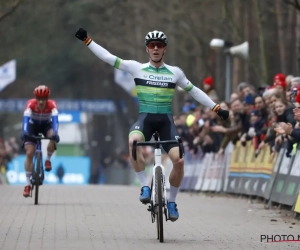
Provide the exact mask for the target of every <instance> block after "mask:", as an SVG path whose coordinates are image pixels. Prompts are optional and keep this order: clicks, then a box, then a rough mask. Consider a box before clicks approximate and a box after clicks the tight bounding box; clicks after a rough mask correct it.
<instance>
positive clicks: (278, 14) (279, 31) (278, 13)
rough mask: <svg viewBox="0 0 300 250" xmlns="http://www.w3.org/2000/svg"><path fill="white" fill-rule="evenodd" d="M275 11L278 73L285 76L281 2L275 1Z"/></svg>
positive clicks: (279, 0)
mask: <svg viewBox="0 0 300 250" xmlns="http://www.w3.org/2000/svg"><path fill="white" fill-rule="evenodd" d="M275 9H276V19H277V35H278V48H279V57H280V66H281V67H280V71H281V72H282V73H284V74H287V73H288V71H287V65H286V50H285V36H284V30H283V16H282V6H281V0H276V1H275Z"/></svg>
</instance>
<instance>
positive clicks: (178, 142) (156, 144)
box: [132, 136, 184, 161]
mask: <svg viewBox="0 0 300 250" xmlns="http://www.w3.org/2000/svg"><path fill="white" fill-rule="evenodd" d="M154 138H155V141H154V142H150V141H148V142H137V141H136V140H134V141H133V147H132V157H133V159H134V160H135V161H136V159H137V158H136V148H137V147H138V146H152V147H154V148H156V149H158V148H160V145H174V144H176V145H178V146H179V157H180V158H182V157H183V156H184V148H183V144H182V140H181V138H178V139H177V140H169V141H159V140H158V136H154Z"/></svg>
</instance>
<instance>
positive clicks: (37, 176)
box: [34, 152, 41, 205]
mask: <svg viewBox="0 0 300 250" xmlns="http://www.w3.org/2000/svg"><path fill="white" fill-rule="evenodd" d="M40 172H41V153H40V152H38V153H37V155H36V165H35V171H34V174H35V196H34V205H37V204H38V202H39V186H40Z"/></svg>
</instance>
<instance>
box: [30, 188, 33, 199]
mask: <svg viewBox="0 0 300 250" xmlns="http://www.w3.org/2000/svg"><path fill="white" fill-rule="evenodd" d="M33 188H34V186H33V185H31V189H30V197H32V191H33Z"/></svg>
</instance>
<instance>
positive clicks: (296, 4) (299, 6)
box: [283, 0, 300, 11]
mask: <svg viewBox="0 0 300 250" xmlns="http://www.w3.org/2000/svg"><path fill="white" fill-rule="evenodd" d="M283 2H285V3H286V4H288V5H292V6H293V7H294V8H295V9H296V10H298V11H300V2H298V0H294V1H292V0H283Z"/></svg>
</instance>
